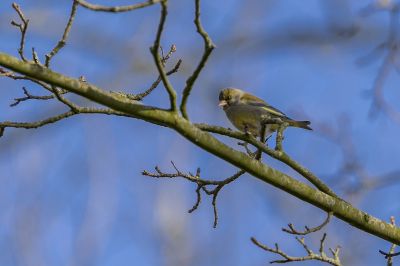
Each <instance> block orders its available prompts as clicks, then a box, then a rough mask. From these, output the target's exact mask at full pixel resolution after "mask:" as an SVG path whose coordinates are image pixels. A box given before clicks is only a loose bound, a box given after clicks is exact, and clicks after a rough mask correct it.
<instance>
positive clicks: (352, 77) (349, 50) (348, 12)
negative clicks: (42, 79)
mask: <svg viewBox="0 0 400 266" xmlns="http://www.w3.org/2000/svg"><path fill="white" fill-rule="evenodd" d="M92 2H93V3H98V4H106V5H123V4H131V3H132V1H124V0H119V1H105V0H103V1H100V0H96V1H92ZM17 3H18V4H20V6H21V9H22V10H23V11H24V13H25V15H26V17H27V18H29V19H30V24H29V29H28V33H27V42H26V53H27V55H30V51H31V48H32V47H35V49H36V51H37V52H38V54H39V56H40V58H41V60H43V61H44V55H45V54H46V53H48V52H49V51H50V50H51V49H52V48H53V47H54V46H55V45H56V43H57V41H58V40H59V38H60V37H61V35H62V33H63V30H64V27H65V23H66V21H67V19H68V16H69V13H70V8H71V3H72V1H67V0H62V1H50V0H47V1H46V0H36V1H27V0H21V1H18V2H17ZM11 4H12V1H9V0H3V1H1V2H0V51H2V52H6V53H10V54H12V55H14V56H17V55H18V53H17V49H18V47H19V41H20V33H19V30H18V29H17V28H15V27H13V26H11V25H10V22H11V20H15V21H18V16H17V14H16V13H15V11H14V10H13V9H12V7H11ZM394 4H397V3H395V1H390V0H387V1H361V0H360V1H348V0H305V1H293V0H280V1H277V0H268V1H255V0H250V1H239V0H229V1H223V2H221V1H210V0H204V1H202V7H201V9H202V21H203V24H204V27H205V28H206V30H207V31H208V33H209V35H210V36H211V38H212V39H213V41H214V43H215V44H216V45H217V49H215V50H214V52H213V54H212V55H211V57H210V59H209V61H208V63H207V65H206V67H205V69H204V70H203V72H202V73H201V75H200V77H199V79H198V81H197V83H196V84H195V86H194V91H193V94H192V96H191V98H189V108H188V109H189V114H190V116H191V117H192V120H193V121H194V122H205V123H210V124H215V125H220V126H225V127H232V126H231V125H230V124H229V121H228V120H227V119H226V117H225V114H224V112H223V111H222V110H220V109H219V108H218V106H217V98H218V92H219V90H220V89H221V88H223V87H228V86H234V87H238V88H242V89H244V90H247V91H249V92H251V93H254V94H256V95H258V96H260V97H262V98H264V99H265V100H266V101H267V102H269V103H270V104H272V105H274V106H275V107H277V108H279V109H281V110H282V111H284V112H285V113H287V114H288V115H289V116H291V117H293V118H295V119H299V120H302V119H304V120H305V119H308V120H310V121H312V126H313V128H314V131H312V132H309V131H304V130H299V129H288V130H287V131H286V132H285V133H286V139H285V142H284V147H285V149H286V151H287V152H288V153H289V154H290V155H291V156H292V157H293V158H294V159H295V160H297V161H299V162H300V163H302V164H303V165H304V166H306V167H307V168H309V169H311V170H312V171H313V172H314V173H316V174H317V175H318V176H319V177H321V178H322V179H323V180H324V181H325V182H326V183H328V184H329V185H330V186H331V187H332V188H333V189H334V190H335V191H336V192H337V193H338V194H339V195H341V196H342V197H344V198H345V199H346V200H348V201H349V202H351V203H352V204H354V205H355V206H356V207H358V208H361V209H362V210H364V211H367V212H369V213H370V214H371V215H374V216H377V217H379V218H381V219H383V220H386V221H388V220H389V218H390V216H395V217H397V218H398V220H399V222H400V216H399V210H400V201H399V196H398V195H399V193H400V182H399V181H400V164H399V162H400V161H399V158H400V142H399V141H398V136H400V122H399V119H398V118H399V115H398V113H397V110H400V109H399V105H398V103H399V100H400V90H399V88H398V84H399V75H398V73H397V72H396V71H397V68H398V62H397V54H396V52H397V50H396V49H397V48H396V47H397V46H396V45H395V44H397V30H398V29H399V28H398V27H397V24H396V22H397V21H396V18H397V17H396V15H397V13H396V11H393V10H394V9H393V5H394ZM159 10H160V8H159V6H158V5H154V6H151V7H148V8H144V9H140V10H136V11H133V12H128V13H119V14H110V13H101V12H93V11H89V10H86V9H84V8H79V9H78V11H77V16H76V19H75V22H74V25H73V28H72V30H71V33H70V38H69V40H68V42H67V45H66V47H65V48H64V49H63V50H61V52H60V53H59V54H58V55H57V56H56V57H55V58H54V60H53V61H52V67H53V69H54V70H55V71H58V72H61V73H64V74H66V75H69V76H72V77H76V78H77V77H79V76H81V75H83V76H85V78H86V79H87V80H88V81H89V82H91V83H93V84H97V85H98V86H100V87H102V88H104V89H107V90H114V91H124V92H129V93H139V92H142V91H144V90H145V89H147V88H148V87H149V86H150V85H151V83H152V82H153V81H154V80H155V79H156V78H157V72H156V68H155V66H154V64H153V59H152V56H151V54H150V52H149V47H150V46H151V45H152V42H153V41H154V38H155V31H156V28H157V26H158V21H159V12H160V11H159ZM169 14H170V15H169V16H168V18H167V24H166V28H165V33H164V35H163V38H162V46H163V47H164V50H168V48H169V47H170V46H171V45H172V44H175V45H176V47H177V51H176V53H174V55H173V57H172V58H171V59H170V60H169V62H168V68H170V67H171V68H172V67H173V65H174V64H175V62H176V61H177V60H178V59H179V58H181V59H182V60H183V63H182V65H181V68H180V70H179V72H178V73H176V74H174V75H172V76H170V80H171V82H172V84H173V85H174V86H175V88H176V90H177V91H178V94H180V93H181V91H182V88H183V87H184V85H185V80H186V78H187V77H188V75H190V74H191V72H192V71H193V69H194V68H195V66H196V65H197V62H198V60H199V59H200V57H201V54H202V52H203V42H202V39H201V38H200V36H199V35H198V34H197V33H196V30H195V26H194V24H193V15H194V1H187V0H171V1H170V3H169ZM391 22H392V24H391ZM390 25H392V26H390ZM28 57H29V58H30V56H28ZM22 86H26V87H27V89H29V91H30V92H31V93H32V94H36V95H44V94H46V92H45V91H43V89H41V88H40V87H38V86H36V85H34V84H32V83H27V82H22V81H13V80H11V79H8V78H5V77H2V78H1V79H0V88H1V89H0V121H6V120H12V121H35V120H39V119H43V118H46V117H48V116H51V115H53V114H58V113H61V112H63V111H64V110H66V108H65V107H64V106H63V105H62V104H61V103H59V102H56V101H27V102H23V103H21V104H19V105H18V106H16V107H10V106H9V105H10V104H11V103H13V99H14V98H17V97H22V96H23V91H22V89H21V88H22ZM68 97H69V98H70V99H71V100H74V101H75V102H77V103H79V104H81V105H87V106H91V105H92V104H91V103H89V102H87V101H86V100H84V99H81V98H79V97H76V96H73V95H70V96H68ZM144 103H145V104H148V105H154V106H159V107H167V105H168V100H167V95H166V93H165V90H164V89H163V87H162V86H160V87H159V88H157V89H156V90H155V91H154V92H153V93H152V94H151V95H150V96H149V97H147V98H145V100H144ZM396 108H397V109H396ZM220 139H222V140H223V141H225V142H226V143H228V144H230V145H232V146H234V147H237V149H243V147H240V146H237V144H236V142H235V141H232V140H229V139H226V138H220ZM273 142H274V141H273V140H272V141H271V142H270V143H271V145H273ZM171 160H173V161H174V162H175V163H176V164H177V166H178V167H179V168H180V169H181V170H182V171H191V172H194V171H195V169H196V168H197V167H200V168H201V169H202V176H203V177H204V178H207V179H223V178H226V177H227V176H229V175H231V174H232V173H234V172H235V171H236V170H237V169H235V168H234V167H232V166H230V165H229V164H227V163H225V162H223V161H222V160H220V159H218V158H215V157H214V156H212V155H209V154H207V153H206V152H204V151H202V150H201V149H199V148H198V147H196V146H194V145H193V144H191V143H189V142H188V141H186V140H185V139H184V138H183V137H181V136H179V135H177V134H176V133H175V132H173V131H171V130H169V129H166V128H162V127H158V126H155V125H151V124H148V123H146V122H143V121H139V120H133V119H127V118H121V117H112V116H111V117H110V116H103V115H81V116H76V117H72V118H69V119H65V120H62V121H60V122H58V123H56V124H52V125H48V126H45V127H43V128H39V129H36V130H25V129H15V130H13V129H7V130H6V132H5V135H4V136H3V137H2V138H0V178H1V186H0V264H2V265H267V264H268V262H269V261H270V260H273V259H276V258H278V257H277V256H276V255H273V254H269V253H266V252H264V251H262V250H261V249H259V248H258V247H256V246H254V245H253V244H252V243H251V242H250V237H251V236H255V237H256V238H257V239H258V240H259V241H260V242H262V243H265V244H268V245H270V246H272V245H273V244H274V243H275V242H278V243H279V244H280V247H281V248H282V249H283V250H285V251H287V253H288V254H290V255H298V256H303V255H306V254H305V252H304V250H303V249H302V248H301V247H300V246H299V244H298V243H297V242H296V240H295V239H294V237H293V236H290V235H287V234H285V233H284V232H282V231H281V228H282V227H284V226H285V225H286V224H287V223H289V222H293V223H294V224H295V225H296V226H297V227H298V228H302V227H303V226H304V225H308V226H315V225H317V224H319V223H321V222H322V221H323V219H324V218H325V213H323V212H322V211H320V210H318V209H316V208H314V207H312V206H310V205H308V204H307V203H304V202H301V201H299V200H298V199H296V198H294V197H292V196H290V195H288V194H286V193H284V192H282V191H279V190H277V189H276V188H274V187H272V186H269V185H267V184H265V183H262V182H260V181H258V180H257V179H255V178H253V177H251V176H249V175H244V176H242V177H241V178H239V179H238V180H237V181H236V182H234V183H232V184H230V185H229V186H226V187H224V188H223V190H222V192H220V194H219V197H218V209H219V224H218V226H217V228H216V229H214V228H213V227H212V225H213V211H212V206H211V200H210V198H209V197H206V196H203V201H202V203H201V205H200V207H199V209H198V210H197V211H195V212H194V213H192V214H189V213H188V212H187V210H189V209H190V208H191V207H192V205H193V203H194V202H195V188H196V187H195V185H194V184H191V183H189V182H187V181H185V180H181V179H172V180H171V179H152V178H150V177H145V176H142V175H141V172H142V171H143V170H152V169H153V167H154V166H155V165H159V166H160V168H161V169H162V170H164V171H166V172H172V171H173V169H172V167H171V165H170V161H171ZM264 161H265V162H266V163H267V164H269V165H271V166H273V167H275V168H278V169H279V170H281V171H284V172H285V173H288V174H290V175H292V176H294V177H296V178H299V179H300V180H303V179H301V178H300V177H299V176H298V175H296V173H295V172H294V171H293V170H291V169H289V168H288V167H287V166H285V165H283V164H281V163H279V162H277V161H275V160H273V159H272V158H268V157H265V158H264ZM303 181H304V180H303ZM304 182H305V181H304ZM323 232H327V233H328V240H327V244H326V245H327V247H336V246H337V245H340V246H341V247H342V251H341V259H342V261H343V264H344V265H383V264H384V263H385V260H384V258H383V257H382V256H381V255H380V254H379V253H378V249H383V250H386V251H388V249H389V247H390V244H389V243H387V242H385V241H383V240H380V239H378V238H377V237H374V236H372V235H369V234H367V233H364V232H362V231H359V230H357V229H355V228H353V227H351V226H349V225H347V224H346V223H344V222H342V221H339V220H337V219H334V220H333V221H332V222H331V223H330V224H329V225H328V226H327V227H326V228H324V229H323V230H322V231H321V232H319V233H316V234H314V235H311V236H309V237H307V239H306V242H307V243H308V244H309V246H310V247H312V248H313V249H314V250H318V244H319V239H320V238H321V236H322V233H323ZM396 260H400V258H395V261H396ZM298 264H300V263H298ZM302 264H303V265H320V264H321V263H319V262H304V263H302Z"/></svg>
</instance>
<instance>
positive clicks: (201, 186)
mask: <svg viewBox="0 0 400 266" xmlns="http://www.w3.org/2000/svg"><path fill="white" fill-rule="evenodd" d="M171 164H172V166H173V168H174V169H175V173H165V172H163V171H161V170H160V168H159V167H158V166H156V167H155V173H150V172H148V171H146V170H145V171H143V172H142V175H144V176H149V177H155V178H177V177H181V178H184V179H186V180H188V181H190V182H192V183H196V184H197V186H196V202H195V204H194V205H193V207H192V208H190V210H189V211H188V212H189V213H192V212H194V211H195V210H197V208H198V207H199V206H200V202H201V190H202V191H204V192H205V193H206V194H207V195H210V196H211V195H212V206H213V212H214V223H213V227H214V228H215V227H217V224H218V210H217V197H218V195H219V192H220V191H221V189H222V188H223V187H224V186H225V185H227V184H229V183H231V182H233V181H235V180H236V179H237V178H239V177H240V176H241V175H243V174H244V173H245V171H243V170H240V171H238V172H236V173H235V174H233V175H232V176H230V177H228V178H226V179H224V180H221V181H216V180H207V179H202V178H200V168H198V169H197V170H196V175H193V174H191V173H183V172H182V171H180V170H179V169H178V167H176V165H175V164H174V162H171ZM208 186H212V187H213V188H212V189H208V188H207V187H208Z"/></svg>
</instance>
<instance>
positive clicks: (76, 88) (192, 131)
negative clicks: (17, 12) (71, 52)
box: [0, 52, 400, 244]
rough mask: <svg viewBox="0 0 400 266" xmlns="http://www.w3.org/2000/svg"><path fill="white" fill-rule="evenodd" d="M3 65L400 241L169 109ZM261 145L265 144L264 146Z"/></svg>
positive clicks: (398, 233) (39, 70) (14, 62)
mask: <svg viewBox="0 0 400 266" xmlns="http://www.w3.org/2000/svg"><path fill="white" fill-rule="evenodd" d="M0 65H1V66H3V67H5V68H8V69H10V70H12V71H15V72H18V73H21V74H23V75H26V76H28V77H31V78H34V79H37V80H40V81H42V82H45V83H48V84H51V85H53V86H57V87H60V88H62V89H65V90H68V91H70V92H73V93H75V94H78V95H80V96H82V97H85V98H87V99H89V100H92V101H94V102H97V103H99V104H102V105H104V106H107V107H109V108H111V109H113V110H115V111H118V112H121V113H123V114H126V115H128V116H131V117H134V118H138V119H141V120H145V121H148V122H151V123H154V124H157V125H162V126H166V127H169V128H172V129H174V130H175V131H176V132H178V133H179V134H181V135H182V136H183V137H185V138H186V139H188V140H189V141H191V142H192V143H193V144H195V145H197V146H199V147H200V148H202V149H204V150H206V151H208V152H209V153H211V154H214V155H215V156H217V157H219V158H221V159H223V160H225V161H226V162H228V163H230V164H232V165H234V166H236V167H238V168H240V169H243V170H244V171H246V172H248V173H249V174H251V175H253V176H255V177H256V178H258V179H260V180H262V181H264V182H266V183H269V184H271V185H273V186H275V187H277V188H279V189H281V190H284V191H286V192H287V193H290V194H291V195H293V196H295V197H297V198H299V199H301V200H303V201H305V202H308V203H310V204H312V205H314V206H316V207H318V208H320V209H322V210H324V211H326V212H332V213H333V215H335V216H336V217H338V218H339V219H341V220H343V221H346V222H348V223H350V224H351V225H353V226H354V227H357V228H359V229H361V230H364V231H366V232H368V233H371V234H373V235H375V236H378V237H380V238H382V239H385V240H387V241H390V242H392V243H395V244H400V228H398V227H395V226H392V225H391V224H388V223H386V222H384V221H382V220H380V219H377V218H375V217H373V216H371V215H369V214H367V213H365V212H363V211H361V210H358V209H357V208H355V207H353V206H352V205H350V204H349V203H347V202H345V201H343V200H341V199H339V198H337V197H333V196H330V195H328V194H325V193H323V192H321V191H318V190H316V189H313V188H311V187H310V186H308V185H306V184H304V183H302V182H300V181H298V180H296V179H294V178H292V177H290V176H288V175H286V174H284V173H282V172H280V171H278V170H275V169H273V168H271V167H269V166H268V165H266V164H263V163H261V162H259V161H257V160H255V159H253V158H251V157H249V156H248V155H247V154H245V153H243V152H239V151H236V150H234V149H232V148H231V147H229V146H227V145H225V144H224V143H222V142H220V141H219V140H217V139H216V138H214V137H213V136H212V135H210V134H209V133H206V132H204V131H202V130H200V129H199V128H198V127H197V126H196V125H194V124H191V123H190V122H189V121H187V120H186V119H184V118H182V117H180V116H178V115H177V114H176V113H173V112H170V111H169V110H165V109H160V108H155V107H151V106H145V105H141V104H139V103H138V104H135V103H132V101H130V100H129V99H121V98H118V97H116V96H115V95H112V94H111V93H109V92H107V91H104V90H102V89H100V88H98V87H96V86H94V85H92V84H90V83H88V82H82V81H80V80H78V79H73V78H70V77H67V76H64V75H61V74H59V73H56V72H53V71H51V70H50V69H47V68H43V67H41V66H39V65H37V64H33V63H28V62H23V61H20V60H18V59H17V58H15V57H13V56H10V55H7V54H5V53H1V52H0ZM260 147H261V146H260Z"/></svg>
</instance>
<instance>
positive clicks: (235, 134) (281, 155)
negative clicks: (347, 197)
mask: <svg viewBox="0 0 400 266" xmlns="http://www.w3.org/2000/svg"><path fill="white" fill-rule="evenodd" d="M195 125H196V126H197V127H198V128H199V129H201V130H204V131H207V132H211V133H216V134H220V135H224V136H228V137H231V138H234V139H240V140H242V141H244V142H248V143H250V144H252V145H254V146H255V147H256V148H258V149H260V150H261V151H262V152H264V153H266V154H268V155H269V156H271V157H273V158H275V159H277V160H279V161H281V162H283V163H285V164H286V165H288V166H290V167H291V168H292V169H293V170H295V171H296V172H298V173H299V174H301V175H302V176H303V177H305V178H306V179H307V180H308V181H310V182H311V183H312V184H313V185H314V186H315V187H317V188H318V189H319V190H321V191H323V192H325V193H326V194H328V195H331V196H333V197H338V196H337V195H336V194H335V193H334V192H333V191H332V190H331V189H330V188H329V187H328V186H327V185H326V184H325V183H324V182H322V180H321V179H319V178H318V177H317V176H316V175H314V174H313V173H312V172H311V171H310V170H308V169H307V168H305V167H304V166H302V165H300V164H299V163H298V162H296V161H295V160H293V159H292V158H290V156H289V155H287V154H286V153H285V152H284V151H280V150H273V149H270V148H269V147H268V146H266V145H265V144H264V143H262V142H260V141H258V140H257V139H256V138H254V137H252V136H251V135H248V134H245V133H242V132H239V131H232V130H229V129H226V128H223V127H219V126H211V125H207V124H195Z"/></svg>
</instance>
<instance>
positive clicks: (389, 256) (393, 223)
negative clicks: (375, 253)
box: [379, 216, 400, 266]
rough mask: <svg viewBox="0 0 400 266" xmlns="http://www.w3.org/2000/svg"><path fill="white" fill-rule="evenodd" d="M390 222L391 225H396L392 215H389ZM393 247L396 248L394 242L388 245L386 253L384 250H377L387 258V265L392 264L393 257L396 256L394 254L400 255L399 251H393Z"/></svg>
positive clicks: (390, 265)
mask: <svg viewBox="0 0 400 266" xmlns="http://www.w3.org/2000/svg"><path fill="white" fill-rule="evenodd" d="M390 224H391V225H393V226H396V221H395V218H394V216H391V217H390ZM395 248H396V244H392V245H391V246H390V249H389V252H388V253H386V252H384V251H382V250H379V253H381V254H382V255H384V256H385V259H387V266H392V265H393V257H396V256H399V255H400V252H396V253H395V252H394V250H395Z"/></svg>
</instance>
